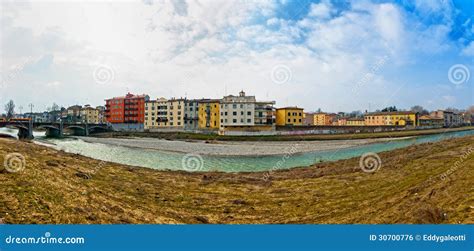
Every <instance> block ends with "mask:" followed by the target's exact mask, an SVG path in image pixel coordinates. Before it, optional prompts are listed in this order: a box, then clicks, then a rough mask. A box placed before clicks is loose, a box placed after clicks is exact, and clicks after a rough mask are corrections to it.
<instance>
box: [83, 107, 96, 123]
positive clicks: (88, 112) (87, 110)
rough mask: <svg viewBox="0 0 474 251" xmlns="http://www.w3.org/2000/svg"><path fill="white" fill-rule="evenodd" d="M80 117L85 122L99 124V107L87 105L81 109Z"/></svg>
mask: <svg viewBox="0 0 474 251" xmlns="http://www.w3.org/2000/svg"><path fill="white" fill-rule="evenodd" d="M80 117H81V120H82V122H83V123H88V124H99V122H100V121H99V109H96V108H93V107H91V106H90V105H85V106H84V107H83V108H81V110H80Z"/></svg>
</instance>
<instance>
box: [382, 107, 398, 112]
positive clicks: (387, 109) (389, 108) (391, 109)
mask: <svg viewBox="0 0 474 251" xmlns="http://www.w3.org/2000/svg"><path fill="white" fill-rule="evenodd" d="M396 111H398V109H397V107H396V106H389V107H386V108H383V109H382V112H396Z"/></svg>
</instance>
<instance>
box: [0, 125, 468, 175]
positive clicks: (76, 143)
mask: <svg viewBox="0 0 474 251" xmlns="http://www.w3.org/2000/svg"><path fill="white" fill-rule="evenodd" d="M0 130H2V129H0ZM0 133H1V131H0ZM467 135H474V130H471V131H461V132H449V133H444V134H436V135H428V136H420V137H413V138H408V139H397V140H393V141H388V142H383V143H374V144H369V145H362V146H356V147H351V148H344V149H340V150H331V151H319V152H311V153H304V154H294V155H285V156H284V155H282V156H261V157H250V156H245V157H236V156H233V157H224V156H204V155H203V156H200V158H195V159H193V160H192V161H194V162H196V161H200V162H202V163H193V166H191V167H190V166H189V165H188V163H189V161H188V159H187V158H188V157H189V155H188V156H187V155H186V154H183V153H174V152H164V151H157V150H147V149H136V148H128V147H121V146H113V145H106V144H98V143H87V142H84V141H82V140H80V139H74V138H65V139H46V138H45V137H44V133H43V135H36V134H35V137H36V139H37V140H38V141H40V142H44V143H47V144H49V145H50V146H51V147H54V148H56V149H58V150H63V151H66V152H70V153H77V154H81V155H84V156H87V157H91V158H95V159H99V160H104V161H111V162H116V163H121V164H127V165H133V166H142V167H149V168H154V169H161V170H164V169H170V170H188V171H224V172H242V171H267V170H276V169H288V168H292V167H300V166H309V165H312V164H314V163H319V162H325V161H335V160H340V159H348V158H352V157H358V156H361V155H362V154H364V153H367V152H383V151H389V150H393V149H397V148H402V147H407V146H410V145H413V144H421V143H427V142H435V141H439V140H443V139H447V138H451V137H462V136H467ZM382 162H383V159H382ZM196 164H197V165H196ZM196 166H197V167H198V168H194V167H196Z"/></svg>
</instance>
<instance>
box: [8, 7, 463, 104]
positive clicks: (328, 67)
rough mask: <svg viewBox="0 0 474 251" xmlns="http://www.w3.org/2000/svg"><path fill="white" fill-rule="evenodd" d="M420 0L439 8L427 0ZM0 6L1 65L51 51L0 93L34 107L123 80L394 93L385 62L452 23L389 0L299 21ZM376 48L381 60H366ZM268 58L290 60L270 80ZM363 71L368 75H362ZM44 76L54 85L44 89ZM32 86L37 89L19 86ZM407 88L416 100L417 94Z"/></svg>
mask: <svg viewBox="0 0 474 251" xmlns="http://www.w3.org/2000/svg"><path fill="white" fill-rule="evenodd" d="M284 4H287V2H286V1H284ZM417 6H418V8H420V9H422V10H423V11H428V10H430V11H435V12H442V13H443V15H447V14H446V13H445V10H444V9H439V8H438V7H436V6H431V5H430V3H423V2H422V3H419V4H418V5H417ZM2 7H5V8H6V7H8V8H9V11H8V12H7V13H11V14H8V15H5V16H3V17H2V21H3V24H2V28H1V29H2V30H1V31H2V34H5V35H4V36H2V38H1V47H2V50H1V51H0V53H1V54H0V56H1V57H2V62H3V64H2V73H3V71H4V69H7V67H6V65H12V64H13V65H15V64H21V63H22V61H24V60H26V59H28V58H31V57H32V58H43V57H45V56H46V58H48V57H49V56H50V57H51V58H52V59H54V60H51V64H50V67H49V68H48V71H43V72H41V73H35V74H32V73H24V74H23V75H21V76H18V77H17V78H15V80H14V81H15V82H14V83H15V85H14V86H16V87H12V85H10V88H11V89H9V92H2V94H1V95H0V103H1V102H3V99H7V98H8V97H10V96H12V97H15V98H16V99H18V102H20V103H23V104H24V106H25V104H27V103H29V102H34V103H38V104H42V105H38V106H37V107H43V106H46V105H47V104H46V103H45V102H50V101H55V102H57V103H60V104H62V105H70V104H75V103H91V104H93V105H99V104H102V103H103V99H104V98H106V97H110V96H117V95H122V94H123V93H124V92H126V91H131V92H136V93H144V92H145V93H148V94H150V95H151V96H152V97H154V98H156V97H161V96H164V97H171V96H178V97H179V96H184V95H188V97H196V98H201V97H215V98H217V97H221V96H222V95H224V94H225V91H226V90H227V93H230V92H232V93H236V92H238V91H240V90H241V89H245V90H246V91H247V93H249V94H255V95H257V97H258V98H261V99H272V100H273V99H274V100H276V101H277V105H298V106H303V107H305V108H307V109H308V110H315V109H317V108H323V109H325V110H330V111H337V110H346V111H349V110H355V109H361V110H364V108H366V107H367V105H368V104H367V103H368V100H370V102H371V103H372V107H376V106H377V105H380V106H381V105H384V104H385V103H387V102H398V101H397V98H396V97H395V98H393V97H392V95H391V94H392V93H394V92H395V91H396V90H398V89H399V85H400V82H403V81H404V80H403V79H399V74H395V75H396V76H397V77H395V78H394V77H390V76H386V75H385V73H386V72H389V71H395V72H396V71H397V67H398V66H399V65H400V66H404V65H406V64H413V63H414V62H416V60H418V58H417V57H418V56H419V55H420V54H419V53H420V52H422V53H431V52H435V53H440V52H443V51H446V50H447V49H448V48H449V46H450V45H449V44H447V43H445V38H446V36H447V34H448V33H449V31H450V25H449V24H445V25H431V26H426V25H424V24H422V22H420V21H419V20H417V19H416V17H412V16H410V14H409V13H406V12H404V11H403V9H401V8H399V7H398V6H397V5H395V4H390V3H382V4H374V3H371V2H369V1H357V3H356V4H353V5H352V7H351V9H348V10H345V11H343V12H340V13H336V12H335V11H334V8H335V7H334V6H333V5H332V4H331V2H330V1H322V2H321V3H318V4H312V5H311V9H310V10H309V14H308V16H307V17H305V18H303V19H301V20H298V21H295V20H285V19H283V18H281V17H278V16H277V15H275V13H277V8H278V2H277V1H267V0H264V1H252V0H249V1H246V0H243V1H184V0H183V1H144V3H143V4H137V3H131V2H100V3H90V2H73V3H67V4H66V3H59V2H34V3H31V4H29V5H28V6H27V7H25V6H18V5H16V4H13V5H8V6H6V5H5V4H3V3H2ZM437 8H438V9H437ZM10 9H11V11H10ZM447 19H449V18H447ZM471 45H472V44H471ZM465 50H468V51H469V49H468V48H466V49H465ZM385 57H387V58H388V59H387V62H386V63H385V64H384V65H383V66H381V67H378V68H377V69H376V70H375V71H374V70H373V68H374V65H376V64H377V62H378V61H379V60H380V59H381V58H385ZM36 61H37V60H34V62H36ZM275 64H284V65H286V66H288V67H289V68H290V69H291V71H292V76H293V77H292V80H291V81H290V82H289V83H286V84H283V85H277V84H275V83H273V82H272V81H271V78H270V74H271V70H272V68H273V66H274V65H275ZM97 65H106V66H108V67H110V68H111V69H113V71H114V79H113V81H111V82H110V83H107V84H104V85H101V84H98V83H96V82H95V81H94V79H93V72H94V69H95V67H96V66H97ZM444 75H445V74H443V76H444ZM365 76H370V81H365V82H364V81H363V80H364V77H365ZM359 82H364V83H363V84H362V85H361V86H360V87H358V88H359V89H361V90H362V91H359V92H357V93H356V94H354V93H353V92H352V91H351V90H353V89H354V85H355V84H356V83H359ZM42 87H54V88H49V92H48V91H46V90H44V89H42ZM30 88H34V89H35V90H37V92H36V93H32V92H28V91H27V90H29V89H30ZM66 89H67V92H64V90H66ZM91 90H93V92H92V91H91ZM420 92H421V91H420ZM408 94H409V95H410V97H412V96H411V95H412V94H411V93H410V89H409V88H408V89H401V90H399V91H398V92H397V95H400V96H408ZM7 95H8V96H7ZM40 97H48V98H46V99H44V98H40ZM315 97H318V98H317V99H315ZM335 97H337V98H335ZM412 99H413V100H411V102H415V101H417V99H416V95H414V94H413V98H412ZM408 102H410V100H408ZM49 105H50V104H49Z"/></svg>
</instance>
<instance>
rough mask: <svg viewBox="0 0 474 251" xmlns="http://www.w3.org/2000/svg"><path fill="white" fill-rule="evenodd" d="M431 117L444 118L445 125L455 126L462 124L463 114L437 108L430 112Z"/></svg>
mask: <svg viewBox="0 0 474 251" xmlns="http://www.w3.org/2000/svg"><path fill="white" fill-rule="evenodd" d="M430 116H431V117H436V118H442V119H444V126H445V127H455V126H461V125H462V118H461V115H460V114H458V113H455V112H451V111H444V110H437V111H433V112H431V113H430Z"/></svg>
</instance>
